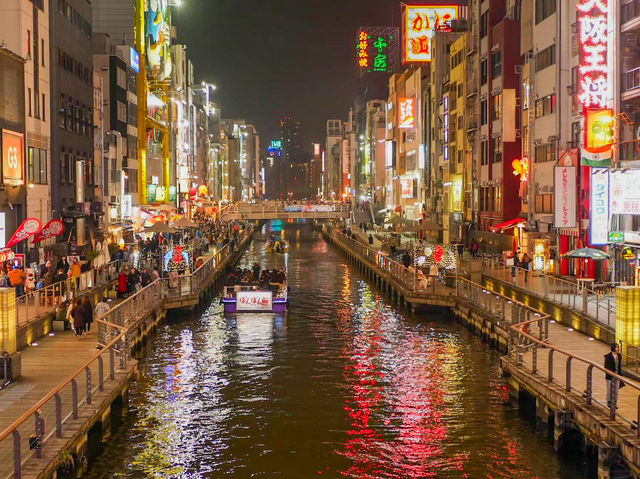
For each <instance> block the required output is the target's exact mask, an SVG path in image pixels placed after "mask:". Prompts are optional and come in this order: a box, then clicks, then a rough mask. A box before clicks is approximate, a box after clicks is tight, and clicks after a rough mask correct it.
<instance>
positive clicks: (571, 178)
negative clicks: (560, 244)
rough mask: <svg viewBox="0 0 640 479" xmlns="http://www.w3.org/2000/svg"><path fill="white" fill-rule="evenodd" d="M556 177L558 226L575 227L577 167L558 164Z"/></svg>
mask: <svg viewBox="0 0 640 479" xmlns="http://www.w3.org/2000/svg"><path fill="white" fill-rule="evenodd" d="M554 170H555V171H554V179H555V211H554V224H555V226H556V228H574V227H575V226H576V198H577V196H578V193H577V189H576V188H577V185H576V167H575V166H556V167H555V169H554Z"/></svg>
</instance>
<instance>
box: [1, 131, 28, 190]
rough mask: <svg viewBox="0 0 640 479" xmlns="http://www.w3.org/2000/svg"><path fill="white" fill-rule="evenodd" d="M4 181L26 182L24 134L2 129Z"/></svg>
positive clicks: (5, 182)
mask: <svg viewBox="0 0 640 479" xmlns="http://www.w3.org/2000/svg"><path fill="white" fill-rule="evenodd" d="M2 182H3V183H4V184H9V185H22V184H23V183H24V135H23V134H21V133H16V132H14V131H10V130H2Z"/></svg>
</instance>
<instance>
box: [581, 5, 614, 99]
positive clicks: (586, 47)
mask: <svg viewBox="0 0 640 479" xmlns="http://www.w3.org/2000/svg"><path fill="white" fill-rule="evenodd" d="M608 2H609V0H580V2H579V4H578V6H577V9H578V12H577V13H578V33H579V40H580V67H579V73H580V92H579V94H578V98H579V100H580V103H582V105H583V106H584V108H606V107H607V100H608V96H609V84H608V83H609V79H608V65H607V49H608V28H607V20H608V18H607V17H608V8H609V5H608Z"/></svg>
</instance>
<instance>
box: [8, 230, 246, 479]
mask: <svg viewBox="0 0 640 479" xmlns="http://www.w3.org/2000/svg"><path fill="white" fill-rule="evenodd" d="M252 233H253V228H252V227H249V228H247V229H245V230H243V231H242V232H241V233H240V235H239V238H238V245H237V247H236V248H235V249H234V250H231V249H230V245H226V246H225V247H223V248H221V249H220V250H216V249H215V248H213V249H210V250H209V252H208V253H207V254H206V255H205V256H206V259H205V260H204V262H203V264H202V265H201V266H200V267H199V268H198V269H196V270H195V271H193V273H191V274H189V275H184V276H180V277H178V278H175V279H173V280H172V281H171V282H170V281H169V279H160V280H157V281H155V282H154V283H152V284H151V285H149V286H147V287H146V288H144V289H142V290H141V291H139V292H138V293H136V294H134V295H132V296H130V297H129V298H126V299H124V300H115V299H113V300H112V302H111V303H110V305H111V309H110V310H109V311H108V312H107V313H106V314H105V315H104V316H102V317H99V318H96V320H95V321H94V323H93V327H92V330H91V332H90V333H88V334H86V335H83V336H82V337H81V338H80V340H78V339H77V338H76V337H75V336H74V335H73V333H72V332H69V331H66V332H59V333H53V335H51V336H49V335H47V336H44V337H42V338H41V339H39V340H37V341H35V342H32V343H31V346H29V347H27V348H25V349H23V350H22V351H21V358H22V375H21V377H20V378H18V379H17V380H16V381H15V382H13V383H11V384H10V385H9V386H8V387H6V388H5V389H2V390H0V478H1V479H4V478H14V479H18V478H40V477H42V478H49V477H54V476H55V474H57V473H69V472H73V474H74V476H75V475H76V474H78V475H79V474H81V473H82V471H83V470H86V468H87V467H88V463H89V462H91V461H92V460H94V459H95V457H96V456H95V454H96V451H97V450H98V449H99V448H97V447H96V443H97V444H99V443H100V442H101V441H102V440H103V439H104V438H105V437H107V436H108V435H109V434H110V429H111V427H112V426H113V425H114V424H117V423H118V422H119V418H120V417H121V416H122V414H123V412H124V411H125V410H126V403H127V401H126V397H127V394H128V388H129V384H130V382H131V380H132V379H133V378H134V377H135V371H136V364H137V363H136V361H135V359H134V358H133V357H132V351H133V349H134V348H135V347H136V346H137V345H138V344H139V343H140V342H141V341H143V340H144V338H145V337H147V336H148V335H149V334H151V333H152V332H153V330H154V328H155V327H156V326H157V325H158V324H159V323H160V322H161V321H162V320H163V319H164V317H165V315H166V313H167V311H168V310H170V309H175V308H179V309H181V308H184V309H192V308H193V307H195V306H197V304H198V303H199V302H200V300H201V299H202V298H204V297H206V296H208V295H209V294H211V293H212V292H213V290H214V289H215V287H216V286H217V285H218V284H219V281H220V280H221V278H222V274H223V272H224V270H225V268H226V267H228V266H229V265H230V264H232V263H233V262H234V261H236V260H237V259H238V258H239V256H240V255H241V254H242V251H243V250H244V248H245V247H246V245H247V244H248V243H249V242H250V241H251V237H252Z"/></svg>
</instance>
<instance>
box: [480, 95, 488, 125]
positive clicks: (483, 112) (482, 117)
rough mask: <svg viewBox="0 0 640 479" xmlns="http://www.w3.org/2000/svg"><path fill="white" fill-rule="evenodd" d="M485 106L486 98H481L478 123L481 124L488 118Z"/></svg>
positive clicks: (484, 123)
mask: <svg viewBox="0 0 640 479" xmlns="http://www.w3.org/2000/svg"><path fill="white" fill-rule="evenodd" d="M487 107H488V103H487V100H482V101H481V102H480V124H481V125H486V124H487V121H488V120H489V118H488V117H489V115H488V109H487Z"/></svg>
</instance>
